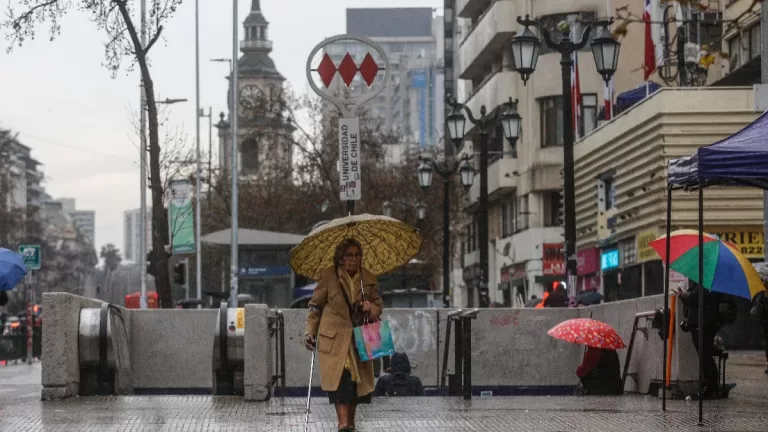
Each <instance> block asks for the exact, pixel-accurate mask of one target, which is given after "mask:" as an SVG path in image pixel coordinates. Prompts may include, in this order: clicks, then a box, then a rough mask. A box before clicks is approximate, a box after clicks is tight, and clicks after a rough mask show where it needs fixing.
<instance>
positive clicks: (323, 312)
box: [305, 267, 383, 396]
mask: <svg viewBox="0 0 768 432" xmlns="http://www.w3.org/2000/svg"><path fill="white" fill-rule="evenodd" d="M362 280H363V290H364V291H365V299H366V300H368V301H369V302H371V303H372V304H373V306H374V311H373V315H375V316H381V311H382V309H383V305H382V301H381V297H379V285H378V283H377V282H376V276H374V275H373V274H372V273H370V272H369V271H367V270H363V274H362ZM342 289H343V287H342V286H341V282H340V281H339V275H338V274H337V273H336V270H335V269H334V268H333V267H329V268H327V269H325V270H323V272H322V274H321V275H320V278H319V280H318V284H317V287H316V288H315V292H314V294H312V299H311V300H310V301H309V313H308V315H307V327H306V331H305V334H310V335H316V337H317V356H318V360H319V362H320V385H321V387H322V388H323V390H325V391H336V390H337V389H338V387H339V381H341V375H342V373H343V372H344V362H345V360H346V358H347V355H348V353H349V347H350V344H352V343H353V340H354V334H353V330H352V318H351V317H350V315H349V307H348V306H347V302H346V301H345V300H344V294H343V293H342ZM358 289H359V288H358ZM357 298H358V299H360V297H359V293H358V297H357ZM355 360H356V361H357V369H358V371H359V372H360V382H359V383H357V394H358V396H364V395H367V394H369V393H372V392H373V389H374V379H373V362H370V361H367V362H362V361H360V358H359V357H357V356H355Z"/></svg>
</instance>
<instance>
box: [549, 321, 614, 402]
mask: <svg viewBox="0 0 768 432" xmlns="http://www.w3.org/2000/svg"><path fill="white" fill-rule="evenodd" d="M547 334H549V335H550V336H552V337H554V338H556V339H560V340H564V341H566V342H571V343H576V344H579V345H586V346H587V350H586V352H585V353H584V360H583V361H582V363H581V365H579V367H578V368H577V369H576V375H577V376H578V377H579V379H581V391H582V394H585V395H617V394H623V393H624V385H623V383H622V380H621V371H620V363H619V355H618V354H617V353H616V350H617V349H622V348H626V345H624V341H623V340H621V337H620V336H619V334H618V333H616V330H614V329H613V327H611V326H609V325H608V324H606V323H604V322H600V321H597V320H593V319H589V318H575V319H570V320H567V321H563V322H561V323H560V324H558V325H556V326H554V327H552V329H550V330H549V331H548V332H547Z"/></svg>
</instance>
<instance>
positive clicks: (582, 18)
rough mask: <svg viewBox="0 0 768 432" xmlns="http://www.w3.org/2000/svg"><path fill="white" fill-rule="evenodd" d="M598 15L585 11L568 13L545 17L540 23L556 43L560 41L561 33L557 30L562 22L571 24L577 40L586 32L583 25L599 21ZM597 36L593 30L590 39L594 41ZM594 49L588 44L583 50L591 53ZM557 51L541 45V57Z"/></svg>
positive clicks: (543, 44)
mask: <svg viewBox="0 0 768 432" xmlns="http://www.w3.org/2000/svg"><path fill="white" fill-rule="evenodd" d="M596 17H597V14H596V13H595V12H592V11H584V12H576V13H567V14H555V15H545V16H543V17H540V18H539V22H540V23H542V25H544V27H545V28H546V29H547V30H549V34H550V35H551V36H552V39H553V40H554V41H555V42H558V41H559V40H560V31H559V30H558V29H557V25H558V24H560V22H562V21H568V23H569V24H571V30H572V34H576V35H578V36H576V37H577V38H581V34H582V33H583V31H584V27H583V25H582V24H581V23H583V22H593V21H596V20H597V18H596ZM594 35H595V31H594V30H593V31H592V32H591V33H590V39H592V38H593V37H594ZM591 50H592V48H591V46H590V44H587V45H586V46H585V47H584V48H582V51H591ZM553 52H555V50H553V49H552V48H550V47H549V46H548V45H547V44H545V43H542V44H541V52H540V55H543V54H549V53H553Z"/></svg>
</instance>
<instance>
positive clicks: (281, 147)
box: [216, 0, 293, 178]
mask: <svg viewBox="0 0 768 432" xmlns="http://www.w3.org/2000/svg"><path fill="white" fill-rule="evenodd" d="M243 28H244V39H243V40H241V41H240V52H241V53H242V56H240V58H239V59H238V60H237V61H238V68H239V75H238V80H239V81H238V88H237V89H233V88H232V84H233V82H232V80H231V79H230V86H229V91H228V94H227V101H228V102H227V106H228V107H229V114H228V117H227V120H226V121H225V120H224V119H222V121H220V122H219V123H218V124H217V125H216V127H217V128H218V130H219V165H220V167H221V168H222V169H225V170H229V169H230V165H231V160H232V156H231V155H232V153H231V148H232V145H231V142H232V141H231V140H232V132H231V123H232V116H233V115H234V112H233V111H234V110H233V109H232V98H233V95H234V96H235V97H236V99H237V105H238V109H237V112H238V116H239V117H238V135H239V137H238V138H239V153H238V167H237V169H238V171H239V172H240V175H241V176H242V177H244V178H249V177H251V178H253V177H258V176H263V175H285V176H288V177H290V175H291V167H292V162H293V147H292V145H291V140H290V138H288V137H290V134H291V132H292V131H293V127H292V126H291V124H290V123H289V120H288V119H287V118H286V116H285V112H284V107H283V101H284V99H283V83H284V81H285V78H284V77H283V76H282V75H281V74H280V72H278V70H277V68H276V67H275V62H274V61H273V60H272V58H271V57H270V56H269V53H270V52H272V41H271V40H270V39H269V22H268V21H267V20H266V18H265V17H264V15H263V14H262V12H261V3H260V1H259V0H252V3H251V11H250V13H249V14H248V16H247V17H246V18H245V20H244V22H243ZM230 78H231V77H230Z"/></svg>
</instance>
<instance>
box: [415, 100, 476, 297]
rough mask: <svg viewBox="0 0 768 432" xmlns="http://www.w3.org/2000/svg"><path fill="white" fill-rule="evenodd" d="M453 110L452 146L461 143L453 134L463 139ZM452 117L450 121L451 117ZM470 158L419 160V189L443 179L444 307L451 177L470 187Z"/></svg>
mask: <svg viewBox="0 0 768 432" xmlns="http://www.w3.org/2000/svg"><path fill="white" fill-rule="evenodd" d="M455 115H456V112H455V111H454V112H453V113H452V114H450V115H449V116H448V118H447V121H446V125H447V127H448V131H449V134H450V135H451V137H450V138H451V141H453V142H454V144H456V143H458V142H461V140H458V141H457V140H456V139H455V138H454V137H455V136H456V135H457V134H456V131H458V130H460V133H459V134H460V136H462V137H463V136H464V116H462V115H461V114H458V117H459V118H460V120H457V119H456V118H455ZM452 117H453V118H452ZM468 159H469V156H465V157H464V158H462V159H461V160H454V159H453V158H452V157H451V156H448V157H446V160H445V161H443V162H437V161H435V160H434V159H431V158H421V161H422V162H421V165H419V169H418V179H419V186H421V188H422V189H424V190H426V189H428V188H430V187H431V186H432V179H433V177H434V174H435V173H437V174H438V175H440V177H442V179H443V306H444V307H449V306H450V294H451V228H450V223H451V178H452V177H453V176H454V174H456V173H459V174H460V176H459V178H460V180H461V184H462V186H464V189H469V187H470V186H472V181H473V180H474V177H475V170H474V168H472V166H471V165H470V164H469V160H468Z"/></svg>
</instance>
